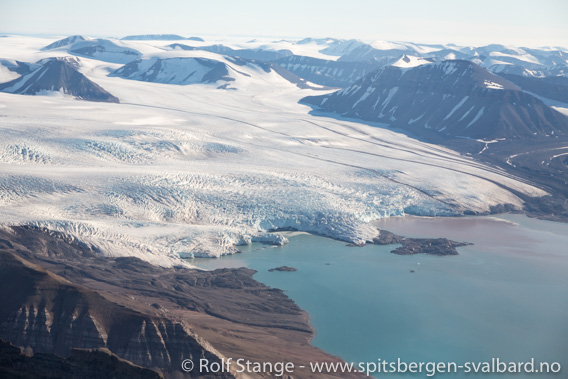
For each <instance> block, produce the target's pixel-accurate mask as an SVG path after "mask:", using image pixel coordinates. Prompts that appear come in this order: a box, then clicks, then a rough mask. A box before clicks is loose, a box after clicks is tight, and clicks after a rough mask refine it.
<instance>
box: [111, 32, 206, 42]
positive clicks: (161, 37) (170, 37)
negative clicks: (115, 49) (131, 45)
mask: <svg viewBox="0 0 568 379" xmlns="http://www.w3.org/2000/svg"><path fill="white" fill-rule="evenodd" d="M121 40H123V41H181V40H188V41H199V42H204V41H203V38H199V37H189V38H186V37H182V36H180V35H177V34H142V35H133V36H126V37H123V38H121Z"/></svg>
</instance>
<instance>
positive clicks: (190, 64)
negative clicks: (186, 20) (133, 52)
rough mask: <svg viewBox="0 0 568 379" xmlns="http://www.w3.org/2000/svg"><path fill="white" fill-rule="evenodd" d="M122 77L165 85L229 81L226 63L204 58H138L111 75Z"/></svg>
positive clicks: (230, 78)
mask: <svg viewBox="0 0 568 379" xmlns="http://www.w3.org/2000/svg"><path fill="white" fill-rule="evenodd" d="M111 76H118V77H121V78H125V79H133V80H141V81H144V82H154V83H168V84H181V85H186V84H197V83H204V84H207V83H217V82H230V81H234V80H235V79H234V78H232V77H230V76H229V66H228V65H227V64H226V63H224V62H220V61H216V60H212V59H207V58H164V59H162V58H151V59H138V60H135V61H133V62H130V63H128V64H126V65H125V66H123V67H121V68H119V69H118V70H116V71H115V72H113V73H112V74H111Z"/></svg>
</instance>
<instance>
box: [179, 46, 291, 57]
mask: <svg viewBox="0 0 568 379" xmlns="http://www.w3.org/2000/svg"><path fill="white" fill-rule="evenodd" d="M168 48H170V49H172V50H187V51H196V50H203V51H209V52H211V53H216V54H221V55H227V56H229V57H235V58H244V59H252V60H260V61H273V60H276V59H281V58H284V57H288V56H291V55H293V54H292V52H291V51H290V50H286V49H281V50H267V49H232V48H230V47H227V46H224V45H211V46H199V47H194V46H187V45H183V44H179V43H174V44H171V45H169V46H168Z"/></svg>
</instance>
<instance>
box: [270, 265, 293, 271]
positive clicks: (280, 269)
mask: <svg viewBox="0 0 568 379" xmlns="http://www.w3.org/2000/svg"><path fill="white" fill-rule="evenodd" d="M268 271H270V272H273V271H284V272H293V271H298V269H297V268H295V267H290V266H280V267H275V268H271V269H270V270H268Z"/></svg>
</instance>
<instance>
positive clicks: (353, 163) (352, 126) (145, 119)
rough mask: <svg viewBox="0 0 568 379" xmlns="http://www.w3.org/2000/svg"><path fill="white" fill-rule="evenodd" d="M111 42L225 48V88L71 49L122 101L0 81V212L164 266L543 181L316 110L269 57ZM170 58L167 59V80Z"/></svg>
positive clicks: (485, 204) (13, 52)
mask: <svg viewBox="0 0 568 379" xmlns="http://www.w3.org/2000/svg"><path fill="white" fill-rule="evenodd" d="M52 42H53V39H43V38H36V37H16V36H14V37H11V36H9V37H6V38H2V39H1V40H0V48H1V51H2V52H3V53H4V54H6V55H8V58H10V59H16V60H19V61H24V62H25V61H27V62H36V61H39V60H40V59H44V58H49V57H54V56H60V57H63V56H68V55H69V52H68V51H67V50H65V49H55V50H49V51H46V50H41V47H43V46H46V45H48V44H49V43H52ZM120 43H121V46H124V48H125V49H132V50H136V51H139V52H140V53H141V54H142V58H141V59H146V60H150V61H152V62H155V61H156V60H157V59H181V58H184V59H208V60H216V61H218V62H223V63H224V64H227V65H229V66H230V67H232V69H234V72H235V74H234V75H233V77H234V80H233V81H231V87H232V88H233V89H234V90H233V91H224V90H220V89H219V88H218V87H219V85H218V83H211V84H207V83H193V84H191V85H172V84H168V83H155V82H143V81H139V80H131V79H128V78H121V77H116V76H112V75H110V76H109V73H111V72H114V71H116V70H118V69H119V68H120V67H123V66H122V65H121V64H120V63H116V61H114V62H113V61H109V59H107V58H106V57H104V60H100V59H95V58H96V56H95V57H88V56H85V55H82V56H81V57H80V58H79V59H78V62H79V65H80V68H79V71H80V72H81V73H82V74H84V75H85V76H86V77H87V78H89V79H90V80H92V81H93V82H95V83H97V84H98V85H100V86H101V87H103V88H104V89H105V90H107V91H109V92H110V93H112V94H113V95H115V96H116V97H118V98H119V99H120V103H118V104H113V103H89V102H85V101H80V100H76V99H72V98H69V97H64V96H25V95H15V94H7V93H0V120H1V121H0V135H1V138H0V215H1V218H2V225H4V226H6V225H14V224H17V225H32V226H37V227H42V228H48V229H51V230H55V231H59V232H64V233H66V234H68V235H70V236H74V237H77V238H80V239H82V240H84V241H87V242H88V243H92V244H94V245H96V246H98V247H99V248H100V249H101V251H102V252H103V253H104V254H106V255H110V256H137V257H140V258H141V259H144V260H147V261H149V262H151V263H154V264H158V265H163V266H170V265H175V264H180V263H181V262H182V260H181V258H183V257H190V256H203V257H218V256H221V255H224V254H232V253H235V252H237V249H236V246H238V245H241V244H248V243H251V242H254V241H258V242H264V243H269V244H274V245H281V244H284V243H286V239H285V238H283V237H282V236H281V235H279V234H277V233H274V232H271V230H278V229H282V228H284V229H292V228H293V229H297V230H300V231H305V232H310V233H315V234H319V235H323V236H327V237H331V238H336V239H340V240H344V241H346V242H350V243H353V244H356V245H362V244H365V243H366V242H368V241H372V239H373V238H375V237H377V235H378V231H377V229H376V227H374V226H373V224H372V222H373V221H375V220H378V219H381V218H384V217H391V216H398V215H405V214H414V215H423V216H452V215H460V214H463V213H464V212H467V211H472V212H477V213H488V212H490V211H491V207H492V206H495V205H498V204H511V205H512V206H513V207H515V208H517V209H520V208H521V207H522V201H521V200H520V199H519V198H518V197H517V196H516V195H515V194H514V192H518V193H523V194H527V195H530V196H542V195H544V194H545V192H544V191H542V190H540V189H538V188H536V187H533V186H532V185H530V184H529V183H526V182H524V181H521V180H519V179H518V178H515V177H513V176H511V175H509V174H507V173H506V172H504V171H502V170H499V169H496V168H494V167H490V166H487V165H484V164H482V163H479V162H477V161H475V160H474V159H472V158H470V157H467V156H462V155H460V154H458V153H456V152H454V151H452V150H450V149H446V148H442V147H439V146H435V145H430V144H427V143H424V142H421V141H418V140H415V139H412V138H409V137H407V136H405V135H403V134H399V133H397V132H396V131H393V130H389V129H387V128H384V127H379V126H377V125H366V124H361V123H357V122H351V121H348V120H341V119H338V120H336V119H330V118H327V117H319V116H317V115H315V114H313V112H311V108H310V107H308V106H305V105H302V104H299V100H300V99H302V98H304V97H306V96H309V95H317V94H321V93H327V92H326V90H323V91H322V90H315V89H313V88H299V87H298V86H296V85H295V84H293V83H291V82H290V81H288V80H286V79H285V78H283V77H282V76H280V75H279V74H278V73H277V72H275V71H274V70H263V69H260V68H258V67H256V66H239V65H235V64H234V63H233V61H231V60H230V59H228V58H227V57H224V56H221V55H218V54H215V53H211V52H204V51H166V50H163V43H165V42H163V41H126V40H124V41H120ZM143 44H146V45H147V46H146V47H143V46H142V45H143ZM160 44H162V45H160ZM274 44H275V43H273V44H272V45H274ZM272 45H271V46H272ZM288 45H289V42H283V44H282V47H286V46H288ZM306 46H308V47H309V46H311V45H309V44H308V45H306ZM105 60H106V61H105ZM176 69H178V68H177V66H176V65H171V66H168V70H169V71H168V72H167V78H168V80H167V81H170V79H171V78H172V77H173V76H175V72H174V71H175V70H176ZM184 69H185V68H184ZM186 75H187V74H186ZM164 81H166V80H164ZM328 92H329V91H328ZM180 257H181V258H180Z"/></svg>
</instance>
